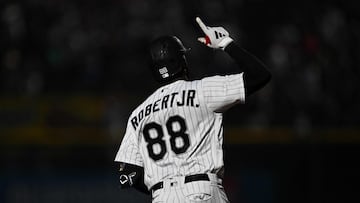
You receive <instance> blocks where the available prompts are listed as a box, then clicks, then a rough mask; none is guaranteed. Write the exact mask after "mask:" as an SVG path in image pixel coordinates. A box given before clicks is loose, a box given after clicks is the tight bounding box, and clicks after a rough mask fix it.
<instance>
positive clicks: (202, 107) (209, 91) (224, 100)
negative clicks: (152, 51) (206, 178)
mask: <svg viewBox="0 0 360 203" xmlns="http://www.w3.org/2000/svg"><path fill="white" fill-rule="evenodd" d="M244 101H245V89H244V82H243V74H242V73H240V74H233V75H227V76H212V77H206V78H203V79H202V80H195V81H184V80H178V81H175V82H173V83H171V84H168V85H165V86H163V87H161V88H159V89H157V90H156V91H155V92H154V93H153V94H152V95H150V96H149V97H148V98H147V99H146V100H145V101H144V102H143V103H142V104H141V105H140V106H138V107H137V108H136V109H135V110H134V111H133V112H132V114H131V116H130V118H129V120H128V123H127V129H126V133H125V135H124V137H123V140H122V143H121V145H120V149H119V151H118V152H117V154H116V158H115V161H116V162H126V163H130V164H135V165H138V166H142V167H144V170H145V175H144V179H145V180H144V181H145V184H146V185H147V186H148V188H150V187H151V186H153V185H154V184H156V183H157V182H159V181H161V180H163V179H166V178H170V177H174V176H185V175H191V174H198V173H208V172H213V173H216V172H218V171H219V170H220V169H221V168H222V167H223V164H224V163H223V149H222V144H223V126H222V112H224V111H225V110H226V109H227V108H229V107H230V106H232V105H234V104H236V103H239V102H244Z"/></svg>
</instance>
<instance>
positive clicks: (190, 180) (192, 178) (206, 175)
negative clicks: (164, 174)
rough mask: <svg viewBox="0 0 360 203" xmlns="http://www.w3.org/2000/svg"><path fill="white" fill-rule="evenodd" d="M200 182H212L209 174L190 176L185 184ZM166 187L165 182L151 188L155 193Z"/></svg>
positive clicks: (186, 178)
mask: <svg viewBox="0 0 360 203" xmlns="http://www.w3.org/2000/svg"><path fill="white" fill-rule="evenodd" d="M200 180H205V181H210V179H209V176H208V174H205V173H204V174H195V175H189V176H185V183H189V182H193V181H200ZM163 187H164V184H163V182H162V181H161V182H158V183H156V184H155V185H153V186H152V187H151V189H150V190H151V191H153V192H155V191H156V190H158V189H161V188H163Z"/></svg>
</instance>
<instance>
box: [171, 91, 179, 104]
mask: <svg viewBox="0 0 360 203" xmlns="http://www.w3.org/2000/svg"><path fill="white" fill-rule="evenodd" d="M177 94H179V93H178V92H174V93H172V94H171V102H170V107H173V104H174V98H175V95H177Z"/></svg>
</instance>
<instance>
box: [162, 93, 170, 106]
mask: <svg viewBox="0 0 360 203" xmlns="http://www.w3.org/2000/svg"><path fill="white" fill-rule="evenodd" d="M168 100H169V95H165V96H164V97H163V100H162V102H161V109H164V108H167V102H168Z"/></svg>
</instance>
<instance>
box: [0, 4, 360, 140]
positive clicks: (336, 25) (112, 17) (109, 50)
mask: <svg viewBox="0 0 360 203" xmlns="http://www.w3.org/2000/svg"><path fill="white" fill-rule="evenodd" d="M359 9H360V8H359V6H358V4H357V3H356V1H340V0H338V1H334V0H332V1H326V0H322V1H320V0H318V1H310V0H296V1H285V0H276V1H266V0H240V1H239V0H223V1H217V0H198V1H193V0H185V1H181V0H168V1H165V0H155V1H146V0H131V1H130V0H117V1H115V0H102V1H95V0H89V1H85V0H61V1H47V0H22V1H14V0H2V1H1V2H0V14H1V15H0V47H1V48H0V72H1V74H0V96H1V98H8V97H15V98H16V97H19V96H20V97H30V98H41V97H46V96H49V95H60V96H59V97H61V96H64V97H71V96H74V95H92V96H96V97H98V98H99V97H100V98H104V100H106V101H107V102H106V105H107V106H106V107H107V108H105V109H107V110H106V112H104V115H105V116H107V118H106V119H105V120H107V122H108V123H110V124H109V125H116V123H117V122H119V121H120V120H121V119H120V118H119V116H118V115H116V114H117V113H118V112H119V111H123V112H125V113H119V114H120V115H124V117H126V116H127V115H126V114H127V113H128V112H130V111H131V108H133V107H135V106H136V105H137V104H138V103H139V102H140V101H141V100H142V99H143V98H144V97H146V96H147V95H149V94H150V93H151V91H152V90H153V89H155V87H156V84H155V83H154V81H153V79H152V78H151V77H149V74H150V72H149V71H148V69H147V60H146V45H147V44H148V43H149V41H150V40H151V39H153V38H154V37H156V36H159V35H163V34H174V35H178V36H179V37H180V38H181V39H183V41H184V44H185V45H186V46H188V47H191V48H192V51H191V53H190V54H191V55H190V56H189V58H188V62H189V66H190V75H191V77H192V78H194V79H197V78H200V77H202V76H205V75H209V74H214V73H217V72H219V73H221V74H222V73H224V72H226V71H230V72H231V71H232V70H233V68H234V65H233V64H232V63H231V60H230V59H229V58H227V57H226V56H224V55H222V53H219V52H216V51H212V50H208V49H206V48H204V47H203V46H201V45H200V44H198V43H197V42H196V38H197V37H198V36H199V35H201V34H202V33H201V32H200V30H199V29H198V27H197V25H196V23H195V22H194V18H195V16H198V15H199V16H201V17H202V19H203V20H204V22H205V23H207V24H209V25H210V26H212V25H214V26H224V27H225V28H226V29H228V31H229V32H230V33H231V35H232V37H233V38H234V39H235V40H236V41H237V42H238V43H239V44H241V45H243V46H244V47H245V48H246V49H248V50H250V51H251V52H252V53H254V54H255V55H257V56H258V57H259V58H261V59H262V60H263V61H264V62H265V64H266V65H268V68H269V69H270V71H271V72H272V74H273V79H272V82H271V83H270V84H269V85H268V86H267V87H266V88H264V89H263V90H261V91H260V92H259V93H257V94H256V95H254V96H253V97H252V98H249V102H248V104H246V105H244V106H243V107H240V108H237V109H235V110H234V111H233V112H232V113H230V116H229V117H230V118H234V119H231V120H234V123H237V124H239V122H241V124H242V125H246V126H265V127H271V126H290V127H294V128H295V129H298V130H299V132H300V133H301V132H304V133H306V131H307V130H311V129H312V128H315V127H358V124H359V116H358V115H359V114H360V105H359V104H360V83H359V70H360V61H359V60H360V50H359V48H360V18H359V17H360V16H359V15H360V14H359V12H358V10H359ZM124 109H125V110H124ZM239 120H240V121H239Z"/></svg>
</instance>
